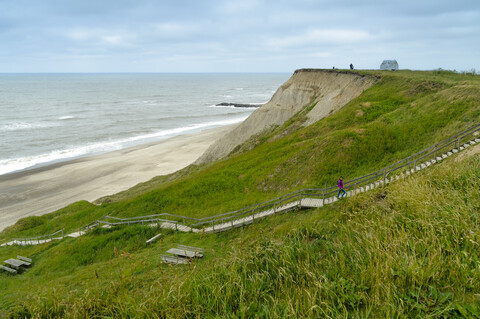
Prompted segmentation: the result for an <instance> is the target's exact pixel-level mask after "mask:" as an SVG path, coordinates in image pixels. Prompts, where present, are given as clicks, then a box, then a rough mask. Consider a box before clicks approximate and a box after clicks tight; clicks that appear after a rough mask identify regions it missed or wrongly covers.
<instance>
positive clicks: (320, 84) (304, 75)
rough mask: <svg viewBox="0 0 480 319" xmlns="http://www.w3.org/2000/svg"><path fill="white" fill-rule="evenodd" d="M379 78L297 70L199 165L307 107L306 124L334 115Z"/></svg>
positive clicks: (209, 152) (214, 158)
mask: <svg viewBox="0 0 480 319" xmlns="http://www.w3.org/2000/svg"><path fill="white" fill-rule="evenodd" d="M375 80H376V78H375V77H373V76H369V75H361V74H358V73H354V72H348V71H347V72H346V71H337V70H319V69H300V70H296V71H295V73H294V74H293V75H292V77H291V78H290V79H289V80H288V81H287V82H285V83H284V84H283V85H282V86H280V88H279V89H278V90H277V91H276V92H275V94H274V95H273V97H272V98H271V100H270V101H269V102H268V103H266V104H265V105H264V106H263V107H261V108H259V109H257V110H256V111H255V112H253V113H252V114H251V115H250V116H249V117H248V118H247V119H246V120H245V121H244V122H243V123H241V124H240V125H238V126H237V127H236V128H235V129H233V130H232V131H230V132H229V133H228V134H226V135H225V136H223V137H222V138H220V139H219V140H217V141H216V142H215V143H214V144H212V145H211V146H210V147H209V148H208V149H207V151H206V152H205V153H204V154H203V155H202V156H201V157H200V158H199V159H198V160H197V162H196V163H197V164H200V163H206V162H213V161H216V160H218V159H221V158H224V157H225V156H227V155H228V154H229V153H230V152H231V151H232V150H233V149H234V148H235V147H236V146H237V145H240V144H242V143H243V142H245V141H246V140H247V139H249V138H250V137H251V136H253V135H255V134H258V133H261V132H262V131H263V130H265V129H267V128H269V127H270V126H272V125H282V124H283V123H284V122H285V121H287V120H288V119H290V118H291V117H292V116H293V115H295V114H296V113H298V112H299V111H301V110H302V109H304V108H305V107H306V106H311V105H314V107H313V108H312V109H311V110H310V112H309V113H308V114H307V121H306V122H305V123H304V125H310V124H312V123H315V122H316V121H318V120H321V119H322V118H324V117H326V116H328V115H330V114H332V113H334V112H335V111H337V110H339V109H340V108H341V107H342V106H344V105H345V104H347V103H348V102H349V101H350V100H352V99H354V98H356V97H357V96H359V95H360V94H361V93H362V92H363V91H365V90H366V89H368V88H369V87H370V86H371V85H372V84H373V83H374V82H375Z"/></svg>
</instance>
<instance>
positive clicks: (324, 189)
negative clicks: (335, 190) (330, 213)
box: [322, 182, 327, 206]
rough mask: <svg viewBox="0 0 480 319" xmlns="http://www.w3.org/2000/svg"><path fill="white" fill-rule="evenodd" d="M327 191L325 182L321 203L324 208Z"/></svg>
mask: <svg viewBox="0 0 480 319" xmlns="http://www.w3.org/2000/svg"><path fill="white" fill-rule="evenodd" d="M326 191H327V182H325V188H324V189H323V203H322V205H323V206H325V192H326Z"/></svg>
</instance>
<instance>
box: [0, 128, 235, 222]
mask: <svg viewBox="0 0 480 319" xmlns="http://www.w3.org/2000/svg"><path fill="white" fill-rule="evenodd" d="M233 127H234V125H230V126H223V127H219V128H215V129H210V130H205V131H201V132H198V133H193V134H186V135H180V136H176V137H173V138H170V139H167V140H163V141H160V142H156V143H151V144H146V145H140V146H135V147H131V148H127V149H123V150H119V151H115V152H111V153H107V154H103V155H99V156H93V157H86V158H81V159H76V160H72V161H68V162H62V163H58V164H53V165H50V166H45V167H40V168H36V169H32V170H27V171H21V172H18V173H13V174H7V175H3V176H0V231H1V230H3V229H4V228H6V227H8V226H10V225H13V224H14V223H15V222H16V221H17V220H19V219H20V218H23V217H27V216H33V215H42V214H46V213H50V212H53V211H55V210H58V209H60V208H63V207H65V206H67V205H69V204H71V203H74V202H76V201H80V200H87V201H94V200H96V199H97V198H100V197H103V196H106V195H110V194H115V193H118V192H120V191H123V190H126V189H128V188H130V187H132V186H134V185H136V184H138V183H141V182H145V181H148V180H150V179H151V178H153V177H155V176H159V175H166V174H170V173H173V172H175V171H177V170H179V169H182V168H184V167H186V166H188V165H190V164H191V163H193V162H194V161H195V160H196V159H197V158H198V157H199V156H200V155H202V153H203V152H204V151H205V150H206V149H207V148H208V147H209V146H210V145H211V144H212V143H213V142H214V141H215V140H216V139H217V138H219V137H221V136H223V135H224V134H225V133H226V132H227V131H229V130H231V129H232V128H233Z"/></svg>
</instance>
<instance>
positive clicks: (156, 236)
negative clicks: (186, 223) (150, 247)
mask: <svg viewBox="0 0 480 319" xmlns="http://www.w3.org/2000/svg"><path fill="white" fill-rule="evenodd" d="M161 235H162V233H160V234H157V235H155V236H153V237H152V238H150V239H149V240H147V241H146V242H145V243H146V244H150V243H151V242H153V241H154V240H155V239H157V238H158V237H160V236H161Z"/></svg>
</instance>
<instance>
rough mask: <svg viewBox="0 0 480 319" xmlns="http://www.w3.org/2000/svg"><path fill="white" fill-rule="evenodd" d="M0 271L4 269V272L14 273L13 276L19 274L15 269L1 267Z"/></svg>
mask: <svg viewBox="0 0 480 319" xmlns="http://www.w3.org/2000/svg"><path fill="white" fill-rule="evenodd" d="M0 269H3V270H5V271H8V272H9V273H12V274H16V273H17V271H16V270H15V269H12V268H10V267H6V266H2V265H0Z"/></svg>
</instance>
